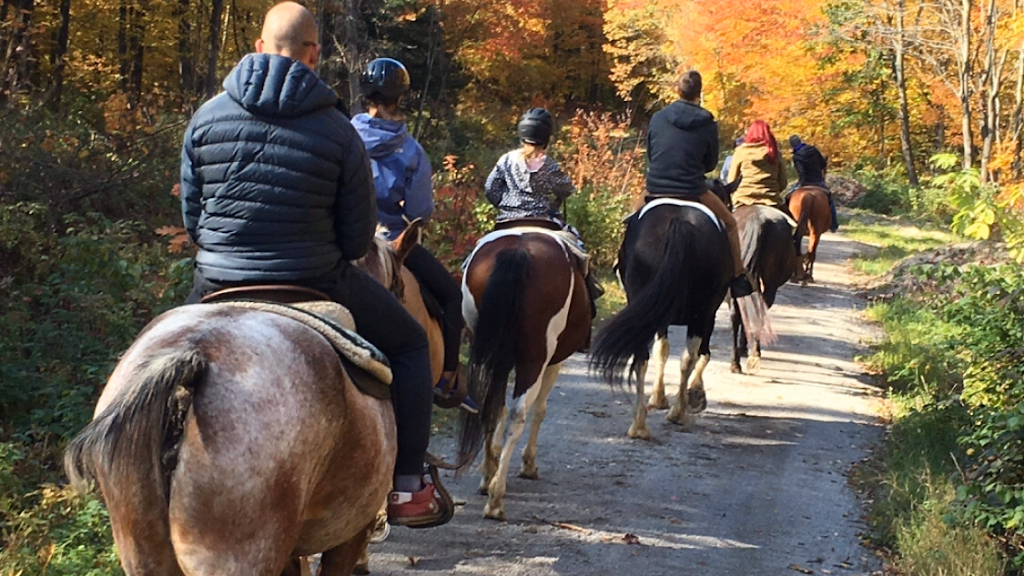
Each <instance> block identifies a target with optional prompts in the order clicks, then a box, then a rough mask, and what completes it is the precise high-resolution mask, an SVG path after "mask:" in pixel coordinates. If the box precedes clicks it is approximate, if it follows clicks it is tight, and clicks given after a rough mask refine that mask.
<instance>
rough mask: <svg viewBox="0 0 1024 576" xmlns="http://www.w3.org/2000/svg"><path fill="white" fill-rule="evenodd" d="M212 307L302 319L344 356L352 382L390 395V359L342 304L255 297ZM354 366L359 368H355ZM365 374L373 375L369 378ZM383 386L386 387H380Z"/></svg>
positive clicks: (375, 394)
mask: <svg viewBox="0 0 1024 576" xmlns="http://www.w3.org/2000/svg"><path fill="white" fill-rule="evenodd" d="M213 306H234V307H236V308H248V309H250V310H261V311H263V312H271V313H273V314H277V315H279V316H284V317H286V318H291V319H292V320H295V321H297V322H301V323H302V324H304V325H306V326H308V327H310V328H312V329H313V330H315V331H316V332H317V333H318V334H320V335H321V336H323V337H324V338H326V339H327V341H328V342H330V343H331V346H333V347H334V350H335V351H336V352H337V353H338V356H339V357H340V358H341V359H342V363H343V364H345V368H346V370H347V371H348V373H349V376H351V377H352V381H353V383H355V384H356V386H357V387H358V388H359V389H360V390H361V391H362V392H363V393H365V394H369V395H370V396H373V397H375V398H390V397H391V392H390V389H389V388H388V387H389V386H390V384H391V380H392V374H391V366H390V364H389V363H388V359H387V358H386V357H385V356H384V354H382V353H381V351H380V350H378V349H377V348H376V347H375V346H374V345H373V344H370V343H369V342H367V341H366V339H364V338H363V337H362V336H360V335H359V334H357V333H356V332H355V330H354V329H353V328H355V322H354V321H353V320H352V314H351V313H350V312H349V311H348V309H346V308H345V307H344V306H342V305H341V304H338V303H337V302H329V301H314V302H300V303H297V304H278V303H276V302H263V301H255V300H232V301H226V302H218V303H216V304H213ZM352 368H355V369H356V370H352ZM360 373H362V374H360ZM364 375H365V376H369V377H371V378H366V377H364ZM369 380H372V382H371V381H369ZM374 383H376V386H374ZM382 388H383V390H381V389H382Z"/></svg>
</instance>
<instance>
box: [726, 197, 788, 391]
mask: <svg viewBox="0 0 1024 576" xmlns="http://www.w3.org/2000/svg"><path fill="white" fill-rule="evenodd" d="M733 216H734V217H735V218H736V227H737V228H738V229H739V236H740V253H741V254H742V256H743V264H744V265H745V266H746V268H747V272H748V273H749V274H750V281H751V284H753V285H754V289H755V290H759V291H760V292H761V295H762V297H763V299H764V303H765V306H767V307H768V308H771V307H772V304H774V303H775V296H776V294H777V292H778V290H779V287H780V286H782V285H783V284H785V283H786V282H789V280H790V278H792V277H793V274H795V273H796V271H797V266H798V256H797V255H798V254H799V251H800V237H799V236H797V235H796V234H795V233H794V231H793V226H792V225H791V224H790V220H789V218H788V217H787V216H786V215H785V214H783V213H782V211H781V210H777V209H775V208H771V207H769V206H758V205H750V206H740V207H739V208H737V209H736V211H735V212H733ZM748 336H750V337H749V338H748ZM732 350H733V352H732V364H731V366H730V368H731V369H732V371H733V372H736V373H740V372H742V369H741V368H740V357H741V356H744V355H746V356H747V372H749V373H751V374H753V373H756V372H757V371H758V370H760V368H761V338H760V337H759V336H758V335H748V334H747V331H746V330H745V329H744V327H743V322H742V319H741V317H740V309H739V305H738V304H737V303H736V300H735V299H734V300H733V301H732Z"/></svg>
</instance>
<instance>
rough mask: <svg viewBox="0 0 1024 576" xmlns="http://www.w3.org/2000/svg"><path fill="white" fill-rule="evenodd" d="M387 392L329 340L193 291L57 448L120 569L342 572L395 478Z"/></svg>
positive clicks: (237, 575)
mask: <svg viewBox="0 0 1024 576" xmlns="http://www.w3.org/2000/svg"><path fill="white" fill-rule="evenodd" d="M395 449H396V439H395V422H394V414H393V412H392V408H391V403H390V400H386V399H385V400H381V399H376V398H373V397H370V396H368V395H365V394H363V393H362V392H360V391H359V390H357V389H356V388H355V386H354V385H353V383H352V380H351V379H350V378H349V376H348V375H347V374H346V371H345V369H344V368H343V364H342V362H341V361H340V360H339V356H338V354H337V353H336V352H335V350H334V348H332V346H331V344H330V343H328V341H327V339H325V338H324V337H323V336H321V335H320V334H319V333H317V332H316V331H314V330H313V329H311V328H309V327H307V326H305V325H304V324H302V323H300V322H298V321H296V320H293V319H290V318H285V317H283V316H279V315H277V314H273V313H270V312H264V311H257V310H249V309H242V308H235V307H231V306H221V305H211V304H197V305H189V306H182V307H179V308H175V309H173V310H171V311H169V312H167V313H165V314H162V315H161V316H159V317H158V318H156V319H155V320H154V321H153V322H152V323H150V324H149V326H147V327H146V328H145V329H144V330H143V332H142V334H141V335H140V336H139V337H138V338H137V339H136V340H135V342H134V343H133V344H132V346H131V347H130V348H129V349H128V351H127V352H126V353H125V354H124V356H123V357H122V358H121V361H120V362H119V363H118V365H117V367H116V368H115V370H114V372H113V374H112V375H111V376H110V379H109V380H108V381H107V384H106V387H105V388H104V390H103V393H102V395H101V396H100V399H99V402H98V403H97V406H96V412H95V417H94V419H93V421H92V423H90V424H89V425H88V426H87V427H86V428H85V429H84V430H83V431H82V432H81V433H80V434H79V435H78V436H77V437H76V438H75V439H74V440H72V442H71V444H70V446H69V447H68V450H67V453H66V454H65V467H66V469H67V471H68V474H69V477H70V478H71V480H72V482H73V483H75V484H77V485H83V484H87V483H88V484H91V483H92V482H96V483H97V484H98V485H99V489H100V491H101V492H102V494H103V499H104V500H105V502H106V504H107V509H108V510H109V513H110V522H111V526H112V528H113V533H114V541H115V543H116V544H117V548H118V551H119V553H120V556H121V564H122V566H123V567H124V570H125V573H126V574H127V575H128V576H142V575H144V576H181V575H183V574H187V575H189V576H212V575H217V576H279V575H281V574H288V575H291V574H298V570H299V559H298V557H299V556H305V555H311V554H314V553H317V552H324V556H323V562H322V566H321V568H322V570H321V574H322V575H323V576H348V575H349V574H350V573H351V571H352V569H353V567H354V566H355V564H356V562H357V560H358V557H359V553H360V551H361V550H362V549H363V548H364V547H365V545H366V541H367V539H368V538H369V535H370V531H371V530H372V528H373V526H374V524H375V520H376V517H377V512H378V510H379V508H380V506H381V502H383V501H384V498H385V497H386V495H387V493H388V490H390V486H391V474H392V471H393V467H394V460H395Z"/></svg>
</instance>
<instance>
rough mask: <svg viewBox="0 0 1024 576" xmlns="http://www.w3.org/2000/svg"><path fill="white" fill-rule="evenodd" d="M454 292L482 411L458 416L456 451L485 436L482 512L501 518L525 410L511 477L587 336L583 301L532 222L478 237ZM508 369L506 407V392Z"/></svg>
mask: <svg viewBox="0 0 1024 576" xmlns="http://www.w3.org/2000/svg"><path fill="white" fill-rule="evenodd" d="M462 293H463V300H462V309H463V315H464V316H465V319H466V325H467V327H468V328H469V330H470V331H471V332H472V335H473V337H472V341H471V344H470V353H469V363H468V365H467V374H468V381H469V393H470V395H471V396H472V397H473V398H476V399H477V401H478V402H480V403H481V409H480V414H478V415H470V414H463V415H462V418H463V433H462V436H461V439H460V453H461V454H462V455H468V454H475V453H477V452H478V451H479V449H480V447H481V440H483V448H484V459H483V462H482V463H481V465H480V470H481V472H482V473H483V480H482V482H481V484H480V491H481V493H485V494H488V495H489V498H488V501H487V505H486V507H485V508H484V517H486V518H491V519H495V520H504V519H505V505H504V501H503V500H504V496H505V489H506V478H507V476H508V471H509V466H510V465H511V460H512V452H513V451H514V450H515V445H516V442H517V441H518V440H519V437H520V436H521V435H522V433H523V431H524V429H525V426H526V416H527V412H528V411H529V410H530V408H531V407H532V408H533V418H532V421H531V428H530V437H529V440H528V442H527V445H526V448H525V449H524V450H523V454H522V456H523V467H522V469H521V471H520V472H519V476H520V477H522V478H531V479H533V478H537V466H536V456H537V435H538V433H539V431H540V425H541V422H542V421H543V420H544V415H545V413H546V412H547V399H548V395H549V394H550V393H551V389H552V387H553V386H554V384H555V379H556V378H557V377H558V371H559V369H560V368H561V365H562V362H563V361H564V360H565V359H566V358H568V357H569V356H570V355H571V354H572V353H573V352H575V351H576V350H578V349H579V348H580V346H582V345H583V344H584V342H585V341H586V338H587V334H588V332H589V330H590V304H589V300H588V296H587V290H586V286H585V285H584V280H583V275H582V274H581V272H580V270H579V267H578V266H577V264H576V262H575V256H574V255H573V254H572V253H571V251H570V249H569V248H568V247H567V245H566V244H565V243H564V241H563V240H561V239H559V238H558V237H557V236H556V235H555V234H554V233H553V232H548V231H545V230H541V229H537V228H512V229H508V230H500V231H495V232H491V233H490V234H487V235H486V236H484V237H483V238H481V239H480V241H479V242H478V243H477V245H476V248H474V250H473V253H472V254H471V255H470V257H469V259H468V260H467V266H466V270H465V274H464V275H463V280H462ZM513 369H514V370H515V386H514V387H513V389H512V401H511V404H510V405H509V406H510V408H511V414H509V407H507V406H506V392H507V387H508V380H509V374H510V373H511V372H512V370H513ZM506 416H507V421H506ZM506 426H507V428H508V429H509V432H510V434H509V435H508V437H507V439H506V438H505V434H506ZM463 457H465V456H463Z"/></svg>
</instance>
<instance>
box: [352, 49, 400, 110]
mask: <svg viewBox="0 0 1024 576" xmlns="http://www.w3.org/2000/svg"><path fill="white" fill-rule="evenodd" d="M359 88H360V90H362V92H363V96H366V97H367V98H368V99H369V100H371V101H380V102H393V101H395V100H398V98H399V97H400V96H401V95H402V94H405V93H406V92H408V91H409V71H408V70H406V69H405V66H403V65H402V63H401V62H399V61H398V60H395V59H393V58H377V59H376V60H372V61H371V62H370V63H369V64H367V65H366V70H363V74H362V75H361V76H360V77H359Z"/></svg>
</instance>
